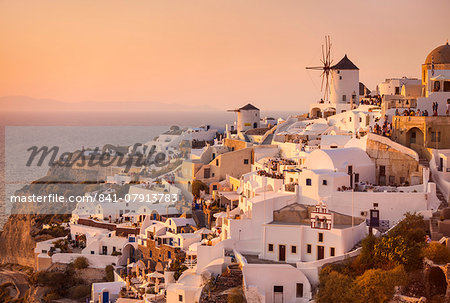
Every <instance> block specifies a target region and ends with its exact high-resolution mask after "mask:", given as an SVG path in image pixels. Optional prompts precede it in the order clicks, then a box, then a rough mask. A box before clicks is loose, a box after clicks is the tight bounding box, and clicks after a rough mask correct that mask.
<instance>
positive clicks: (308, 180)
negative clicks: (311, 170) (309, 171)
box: [306, 178, 311, 186]
mask: <svg viewBox="0 0 450 303" xmlns="http://www.w3.org/2000/svg"><path fill="white" fill-rule="evenodd" d="M306 185H308V186H311V179H310V178H308V179H306Z"/></svg>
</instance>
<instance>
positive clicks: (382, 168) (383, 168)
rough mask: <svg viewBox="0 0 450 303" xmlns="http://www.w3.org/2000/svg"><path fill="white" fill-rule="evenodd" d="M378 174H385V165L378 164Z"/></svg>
mask: <svg viewBox="0 0 450 303" xmlns="http://www.w3.org/2000/svg"><path fill="white" fill-rule="evenodd" d="M380 176H386V166H384V165H380Z"/></svg>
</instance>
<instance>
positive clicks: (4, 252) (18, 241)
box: [0, 215, 36, 267]
mask: <svg viewBox="0 0 450 303" xmlns="http://www.w3.org/2000/svg"><path fill="white" fill-rule="evenodd" d="M32 222H33V220H32V216H31V215H12V216H10V217H9V219H8V221H7V222H6V224H5V225H4V227H3V232H2V233H1V234H0V263H3V264H5V263H16V264H20V265H24V266H30V267H35V258H34V247H35V246H36V242H35V241H34V239H33V238H32V235H31V234H32V229H33V226H32Z"/></svg>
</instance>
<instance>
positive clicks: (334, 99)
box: [309, 55, 359, 118]
mask: <svg viewBox="0 0 450 303" xmlns="http://www.w3.org/2000/svg"><path fill="white" fill-rule="evenodd" d="M330 76H331V85H330V100H329V101H328V102H327V101H323V100H322V101H321V102H319V103H312V104H310V107H309V108H310V110H309V114H310V117H311V118H320V117H323V118H327V117H329V116H332V115H334V114H336V113H342V112H345V111H348V110H350V109H352V108H354V106H355V105H357V104H358V102H359V68H358V67H357V66H356V65H355V64H354V63H353V62H352V61H350V59H349V58H348V57H347V55H345V56H344V58H342V59H341V60H340V61H339V62H338V63H337V64H336V65H334V66H332V67H331V73H330Z"/></svg>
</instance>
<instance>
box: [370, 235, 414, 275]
mask: <svg viewBox="0 0 450 303" xmlns="http://www.w3.org/2000/svg"><path fill="white" fill-rule="evenodd" d="M421 248H422V246H421V245H420V244H419V243H416V242H414V241H411V240H408V238H406V237H403V236H401V235H399V236H390V235H387V236H384V237H381V239H379V240H378V241H377V243H376V244H375V246H374V257H375V261H376V262H377V265H378V266H377V267H384V268H386V265H389V264H391V265H393V266H397V265H404V266H405V267H406V269H408V270H413V269H417V268H419V267H420V266H422V256H421V255H422V254H421Z"/></svg>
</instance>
